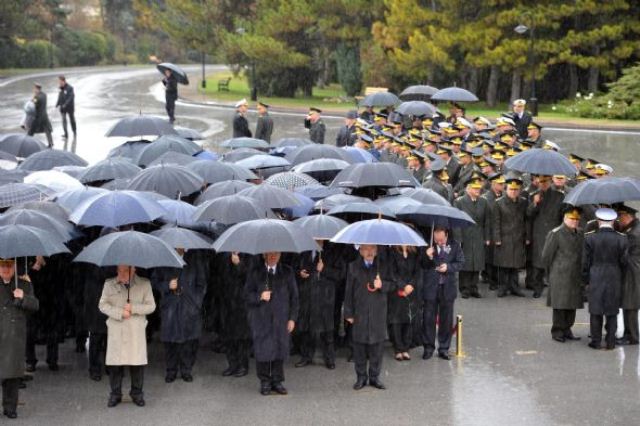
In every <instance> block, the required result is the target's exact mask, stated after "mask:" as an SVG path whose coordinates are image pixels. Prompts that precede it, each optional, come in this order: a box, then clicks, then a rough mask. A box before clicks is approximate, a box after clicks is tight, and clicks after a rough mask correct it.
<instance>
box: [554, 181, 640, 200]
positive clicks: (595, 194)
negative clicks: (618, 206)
mask: <svg viewBox="0 0 640 426" xmlns="http://www.w3.org/2000/svg"><path fill="white" fill-rule="evenodd" d="M638 200H640V179H636V178H629V177H624V178H620V177H613V176H612V177H606V178H602V179H591V180H586V181H584V182H580V183H579V184H577V185H576V186H575V187H574V188H573V189H572V190H571V191H570V192H569V193H568V194H567V195H566V196H565V197H564V202H565V203H567V204H572V205H574V206H580V205H584V204H614V203H622V202H625V201H638Z"/></svg>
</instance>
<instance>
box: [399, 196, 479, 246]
mask: <svg viewBox="0 0 640 426" xmlns="http://www.w3.org/2000/svg"><path fill="white" fill-rule="evenodd" d="M396 216H397V217H398V219H400V220H404V221H407V222H413V223H415V224H418V225H422V226H429V227H431V243H433V229H434V227H435V226H443V227H445V228H448V229H451V228H464V227H467V226H472V225H475V222H474V220H473V219H472V218H471V216H469V215H468V214H467V213H465V212H464V211H462V210H460V209H457V208H455V207H449V206H439V205H435V204H423V205H421V206H415V205H410V206H405V207H403V208H401V209H400V210H398V212H397V215H396Z"/></svg>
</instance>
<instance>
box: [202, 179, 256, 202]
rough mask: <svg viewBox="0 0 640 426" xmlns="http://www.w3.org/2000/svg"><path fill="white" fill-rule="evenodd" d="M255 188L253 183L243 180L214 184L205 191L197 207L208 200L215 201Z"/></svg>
mask: <svg viewBox="0 0 640 426" xmlns="http://www.w3.org/2000/svg"><path fill="white" fill-rule="evenodd" d="M252 186H254V185H253V184H252V183H249V182H245V181H242V180H227V181H223V182H218V183H214V184H213V185H211V186H209V187H208V188H207V189H205V190H204V192H203V193H202V194H200V196H199V197H198V199H197V200H196V205H199V204H202V203H204V202H205V201H208V200H215V199H216V198H219V197H224V196H225V195H234V194H237V193H238V192H240V191H242V190H243V189H246V188H251V187H252Z"/></svg>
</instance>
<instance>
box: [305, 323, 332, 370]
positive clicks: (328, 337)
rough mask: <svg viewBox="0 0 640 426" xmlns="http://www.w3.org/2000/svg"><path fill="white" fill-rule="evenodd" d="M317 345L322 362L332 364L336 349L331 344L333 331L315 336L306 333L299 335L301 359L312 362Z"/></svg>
mask: <svg viewBox="0 0 640 426" xmlns="http://www.w3.org/2000/svg"><path fill="white" fill-rule="evenodd" d="M318 343H319V344H320V345H319V346H321V348H322V356H323V357H324V361H325V362H334V361H335V359H336V349H335V346H334V344H333V330H331V331H327V332H323V333H317V334H316V333H311V332H308V331H305V332H302V333H300V355H302V358H303V359H308V360H312V359H313V355H314V354H315V353H316V348H317V347H318Z"/></svg>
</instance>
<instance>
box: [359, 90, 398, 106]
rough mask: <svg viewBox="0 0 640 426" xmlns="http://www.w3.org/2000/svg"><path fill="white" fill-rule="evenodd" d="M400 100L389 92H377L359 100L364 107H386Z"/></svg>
mask: <svg viewBox="0 0 640 426" xmlns="http://www.w3.org/2000/svg"><path fill="white" fill-rule="evenodd" d="M398 102H400V99H398V97H397V96H396V95H394V94H393V93H391V92H377V93H372V94H370V95H367V96H365V97H364V99H363V100H362V101H360V106H365V107H386V106H393V105H396V104H397V103H398Z"/></svg>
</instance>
